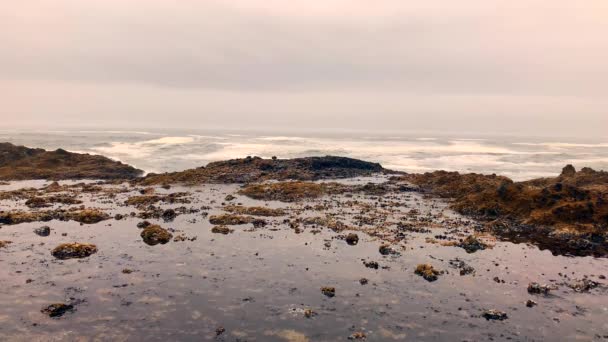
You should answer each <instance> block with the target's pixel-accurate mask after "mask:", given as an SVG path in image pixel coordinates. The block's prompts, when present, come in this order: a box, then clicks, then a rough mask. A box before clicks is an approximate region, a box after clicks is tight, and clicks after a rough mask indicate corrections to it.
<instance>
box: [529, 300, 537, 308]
mask: <svg viewBox="0 0 608 342" xmlns="http://www.w3.org/2000/svg"><path fill="white" fill-rule="evenodd" d="M536 305H538V303H536V302H535V301H533V300H532V299H528V300H527V301H526V306H527V307H529V308H531V307H534V306H536Z"/></svg>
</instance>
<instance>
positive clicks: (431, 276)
mask: <svg viewBox="0 0 608 342" xmlns="http://www.w3.org/2000/svg"><path fill="white" fill-rule="evenodd" d="M414 273H416V274H417V275H419V276H421V277H422V278H424V279H426V280H427V281H429V282H431V281H435V280H437V279H438V276H439V274H440V273H441V272H439V271H437V270H436V269H435V268H434V267H433V266H432V265H431V264H420V265H418V266H417V267H416V271H414Z"/></svg>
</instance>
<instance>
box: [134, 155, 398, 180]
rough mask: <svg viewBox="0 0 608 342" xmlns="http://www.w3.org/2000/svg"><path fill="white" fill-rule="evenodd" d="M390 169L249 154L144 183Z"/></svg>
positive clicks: (298, 177)
mask: <svg viewBox="0 0 608 342" xmlns="http://www.w3.org/2000/svg"><path fill="white" fill-rule="evenodd" d="M385 171H386V170H385V169H384V168H383V167H382V166H381V165H380V164H377V163H370V162H366V161H362V160H358V159H352V158H346V157H335V156H326V157H307V158H294V159H276V158H273V159H262V158H260V157H247V158H242V159H232V160H226V161H219V162H213V163H209V164H208V165H207V166H205V167H200V168H197V169H190V170H185V171H180V172H172V173H165V174H150V175H148V176H147V177H146V178H145V179H143V180H142V181H141V183H143V184H148V185H151V184H170V183H190V184H200V183H251V182H260V181H265V180H300V181H311V180H319V179H333V178H349V177H358V176H365V175H370V174H372V173H377V172H385Z"/></svg>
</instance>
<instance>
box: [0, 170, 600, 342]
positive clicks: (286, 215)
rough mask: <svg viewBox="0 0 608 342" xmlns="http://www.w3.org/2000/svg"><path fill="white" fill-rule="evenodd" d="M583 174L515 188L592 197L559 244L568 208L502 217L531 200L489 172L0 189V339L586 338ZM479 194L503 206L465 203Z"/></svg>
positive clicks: (595, 284)
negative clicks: (534, 219)
mask: <svg viewBox="0 0 608 342" xmlns="http://www.w3.org/2000/svg"><path fill="white" fill-rule="evenodd" d="M251 159H254V158H251ZM253 163H256V162H253ZM262 164H263V163H262ZM262 164H260V165H262ZM336 167H337V166H335V165H334V166H333V168H334V170H335V168H336ZM242 168H243V165H242V164H241V163H240V162H239V163H235V169H234V170H233V171H228V170H227V169H223V170H224V171H225V172H227V174H232V175H236V173H237V172H240V171H239V170H242ZM348 172H350V171H348ZM581 172H583V173H586V174H591V173H590V171H589V170H585V171H583V170H581V171H578V172H577V171H576V170H573V168H566V169H565V170H564V172H563V174H562V175H561V176H559V177H561V178H560V179H561V181H560V183H561V184H562V185H561V186H562V188H561V190H560V191H557V188H559V187H560V186H559V185H555V184H554V183H552V182H551V181H547V180H542V181H540V180H538V181H537V182H536V183H534V184H535V185H527V186H525V187H523V188H522V190H523V191H528V190H530V191H536V190H537V189H536V187H539V189H541V190H540V195H542V196H545V195H546V196H547V199H546V201H548V202H547V204H546V205H547V206H551V205H559V203H561V204H573V203H575V202H576V201H574V200H573V198H579V197H569V196H570V195H571V194H572V193H571V192H570V190H567V191H565V190H564V189H569V188H568V186H567V185H564V184H567V183H569V182H570V184H572V186H573V187H575V188H578V189H579V190H580V189H581V188H583V187H584V188H585V189H584V190H588V191H589V193H590V194H591V195H590V196H591V200H592V201H593V206H592V209H593V213H594V214H593V215H592V216H591V219H590V221H589V222H594V223H593V224H591V225H589V226H584V225H581V223H582V222H577V221H575V220H572V221H570V222H571V223H572V224H573V227H571V228H567V229H568V230H567V232H568V234H569V235H568V236H569V243H568V246H569V247H568V248H569V249H564V248H562V247H561V246H562V242H563V241H565V240H564V238H563V237H562V236H563V234H564V231H563V229H564V227H565V226H563V225H561V224H559V222H562V223H563V222H564V217H566V216H567V215H565V214H564V213H560V214H559V215H557V218H556V220H557V221H556V222H558V224H542V225H539V224H536V223H534V224H533V223H523V221H519V219H513V217H516V216H515V214H514V213H513V212H511V213H510V214H509V213H508V212H507V211H506V210H505V208H511V209H513V210H514V211H515V212H517V211H516V210H515V208H516V207H517V206H518V205H522V204H525V203H528V202H524V201H521V202H518V200H517V199H518V197H517V196H516V195H515V194H511V193H510V192H509V191H510V190H509V187H510V186H511V185H505V186H501V184H502V181H500V182H495V181H496V179H501V180H502V177H499V176H479V175H478V176H466V175H459V176H450V177H455V179H460V180H463V181H464V183H459V182H458V181H457V180H451V178H450V177H448V178H447V179H441V180H440V179H436V180H433V176H428V177H429V178H427V180H428V181H429V182H430V183H431V185H430V186H428V187H427V186H426V185H425V184H424V182H418V181H416V182H414V181H410V180H408V178H416V177H422V178H424V176H422V175H406V174H388V171H386V170H383V171H380V172H377V173H371V174H368V173H367V171H366V172H364V173H362V175H360V176H356V177H355V178H353V179H347V180H342V179H330V180H328V179H324V178H323V177H325V175H320V176H318V177H321V178H319V179H304V180H294V179H291V178H289V179H278V180H277V179H274V178H272V177H275V176H278V177H282V173H275V174H271V175H268V174H266V175H264V176H262V180H261V181H259V182H258V181H256V182H247V183H242V184H224V183H222V182H219V183H215V182H213V181H212V182H211V183H212V184H209V183H207V182H206V181H205V182H203V183H200V184H198V183H190V182H189V181H185V182H174V180H175V179H168V178H165V179H164V180H163V181H161V182H159V183H158V184H151V185H147V184H142V183H141V182H142V181H144V180H145V178H140V179H135V180H131V181H130V182H123V181H94V182H88V181H87V182H64V181H59V182H52V183H49V182H45V183H42V182H27V181H24V182H21V181H14V182H11V184H10V185H9V186H6V185H5V186H4V188H1V189H0V201H1V204H2V210H3V211H1V212H0V225H1V226H0V240H1V241H0V259H1V260H2V262H3V264H4V265H5V267H4V268H3V269H2V272H4V274H6V276H5V277H0V287H1V288H3V289H4V291H1V292H0V304H2V305H1V306H2V307H3V309H2V310H0V322H2V324H0V335H1V336H7V338H8V339H9V340H11V339H17V340H18V339H23V337H25V338H29V339H31V340H37V339H41V336H42V339H44V338H45V337H48V334H49V332H48V330H46V329H49V328H48V327H52V329H54V330H53V331H57V332H69V333H68V336H67V337H71V336H76V335H70V334H72V333H71V332H74V334H78V336H82V337H83V338H85V339H91V340H94V339H96V338H101V339H112V340H129V339H134V340H145V339H166V340H187V339H191V338H192V336H195V335H196V336H197V337H202V338H203V339H210V340H211V339H216V338H219V339H226V340H231V339H240V340H261V341H265V340H281V341H283V340H287V341H315V340H328V341H329V340H331V341H333V340H347V339H349V338H350V339H352V340H363V339H367V340H402V339H412V340H427V339H430V340H440V339H441V337H442V334H445V331H449V337H450V338H451V339H454V340H469V341H483V340H492V339H494V340H502V339H505V340H521V339H523V338H525V339H529V340H543V338H544V339H550V338H552V340H560V339H561V340H575V339H576V338H580V337H582V339H584V340H591V339H594V338H596V337H597V336H603V335H604V334H605V333H606V331H605V325H604V324H603V316H602V315H601V312H602V311H601V310H602V308H603V307H604V306H605V305H606V301H605V298H606V293H607V291H608V284H607V283H606V280H605V279H606V275H608V264H607V260H608V259H607V258H605V257H606V255H602V254H595V253H599V252H601V249H599V248H598V246H601V245H602V242H601V241H602V240H601V237H603V236H605V235H604V233H603V231H602V227H605V224H604V223H603V221H601V218H602V216H601V215H599V216H595V215H596V214H598V213H600V212H601V210H602V208H603V205H604V202H602V201H603V200H604V198H603V197H602V195H601V194H602V193H601V192H600V193H598V195H597V197H595V196H596V195H594V191H599V190H597V189H601V188H602V186H603V185H602V184H603V183H602V182H603V178H602V177H597V178H593V177H592V178H591V179H589V180H585V182H590V183H588V184H587V185H582V183H583V177H582V175H581ZM594 172H595V171H594ZM338 173H340V172H338ZM600 174H601V172H600ZM267 176H268V177H271V178H268V179H266V178H265V177H267ZM315 177H316V176H315ZM178 178H179V177H178ZM220 178H221V177H220ZM201 179H202V178H201ZM205 179H210V178H205ZM256 179H257V178H256ZM576 179H578V180H576ZM190 180H192V179H190ZM199 180H200V179H199ZM484 182H487V184H486V183H484ZM545 183H546V184H548V186H549V187H550V188H549V189H548V190H547V191H549V193H548V194H545V195H543V191H542V189H543V187H545V185H544V184H545ZM493 186H496V187H495V188H492V187H493ZM528 186H529V187H530V188H527V187H528ZM20 187H21V188H20ZM442 187H445V189H446V190H449V191H448V192H451V193H450V196H443V195H441V194H440V193H439V192H437V191H438V190H440V189H442ZM460 187H462V188H464V189H463V190H462V191H463V192H462V193H460V192H458V191H454V190H455V189H458V188H460ZM3 189H4V190H3ZM492 189H493V190H492ZM564 191H565V193H562V192H564ZM484 192H488V194H495V196H497V197H498V196H500V194H503V195H506V196H510V197H506V198H512V199H513V198H514V199H516V200H517V201H515V202H508V201H507V200H500V201H499V200H494V199H492V197H486V199H488V200H489V201H486V202H483V201H481V200H479V201H477V200H475V201H474V200H473V199H474V197H475V196H477V195H479V194H480V193H484ZM463 194H468V195H470V198H469V199H468V200H469V201H470V202H467V203H470V204H471V205H472V206H471V207H470V208H474V206H477V205H482V204H483V205H486V206H491V205H494V206H495V207H496V208H498V209H499V210H497V213H496V215H494V216H492V217H490V216H483V215H479V213H478V212H475V211H466V210H462V211H461V210H459V208H460V207H459V204H460V203H464V202H461V201H463V200H462V199H461V196H463ZM465 197H468V196H465ZM580 198H583V197H580ZM492 201H494V202H492ZM538 201H539V202H538V203H544V202H543V201H545V200H541V199H539V200H538ZM580 201H583V199H581V200H580ZM534 203H536V204H534V206H535V209H543V208H544V207H542V206H541V205H540V204H538V203H537V202H534ZM503 206H504V208H503ZM452 208H454V209H455V210H454V209H452ZM522 212H523V211H522ZM564 215H565V216H564ZM522 217H523V216H522ZM560 220H561V221H560ZM40 221H44V223H38V222H40ZM161 225H162V227H161ZM492 227H502V228H501V229H503V230H502V232H505V233H504V234H503V233H500V231H497V230H494V229H496V228H492ZM522 227H525V228H522ZM585 227H587V228H592V229H593V230H594V233H593V234H594V235H585V234H588V233H589V232H590V231H589V230H586V228H585ZM506 232H511V233H514V232H517V234H518V235H517V239H515V238H513V237H511V236H510V235H509V234H506ZM531 232H533V234H532V233H531ZM41 236H45V237H41ZM540 237H542V238H540ZM537 239H538V240H537ZM142 240H143V241H142ZM9 241H12V243H9ZM69 241H81V242H80V243H71V242H69ZM537 241H542V242H543V243H544V244H545V245H542V246H541V244H539V243H537ZM585 241H588V243H585ZM82 242H93V243H95V244H96V245H97V246H94V245H91V244H88V243H82ZM170 242H171V243H170ZM512 242H516V243H512ZM522 242H523V243H522ZM554 242H555V243H554ZM160 244H163V246H158V245H160ZM149 245H154V246H156V247H149ZM535 245H536V246H535ZM556 245H557V246H558V247H559V248H554V247H555V246H556ZM55 246H57V248H53V247H55ZM537 246H538V247H541V248H549V247H550V248H552V249H551V251H552V252H554V253H555V254H566V255H568V256H570V257H562V256H553V255H551V253H548V252H547V251H542V250H540V249H539V248H537ZM544 246H549V247H544ZM590 246H596V247H593V248H591V249H590ZM97 247H99V251H101V252H102V253H101V254H100V255H98V256H93V257H91V256H92V255H93V254H94V253H96V252H97ZM590 251H594V252H590ZM49 252H51V253H52V254H53V256H54V257H51V255H49ZM585 253H587V254H585ZM576 255H599V256H600V258H578V257H576ZM55 257H56V258H59V259H60V260H66V259H71V258H75V259H76V260H71V261H66V262H64V261H58V260H55ZM338 292H339V293H338ZM52 303H55V304H52ZM76 306H78V307H77V309H78V311H77V315H76V314H69V313H71V312H72V311H75V310H76ZM41 309H42V310H41ZM486 309H490V310H486ZM502 310H504V311H502ZM507 313H508V314H507ZM51 317H52V318H59V317H61V319H53V320H51ZM142 318H145V319H142ZM81 322H87V324H90V325H91V326H95V329H88V328H86V327H85V328H80V326H79V325H78V324H81ZM530 322H533V324H532V323H530ZM439 326H440V327H441V329H437V330H433V329H429V327H439ZM573 326H576V327H577V329H578V330H577V331H571V330H569V329H570V327H573ZM472 327H474V328H472ZM220 335H221V336H220ZM217 336H220V337H217ZM607 336H608V335H607ZM499 337H500V338H499ZM275 338H276V339H275ZM598 339H599V338H598Z"/></svg>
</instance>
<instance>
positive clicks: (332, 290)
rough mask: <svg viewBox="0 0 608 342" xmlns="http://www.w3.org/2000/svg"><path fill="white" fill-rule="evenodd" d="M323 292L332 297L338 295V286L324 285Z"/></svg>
mask: <svg viewBox="0 0 608 342" xmlns="http://www.w3.org/2000/svg"><path fill="white" fill-rule="evenodd" d="M321 293H323V294H324V295H326V296H327V297H330V298H331V297H333V296H335V295H336V288H335V287H330V286H324V287H322V288H321Z"/></svg>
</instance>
